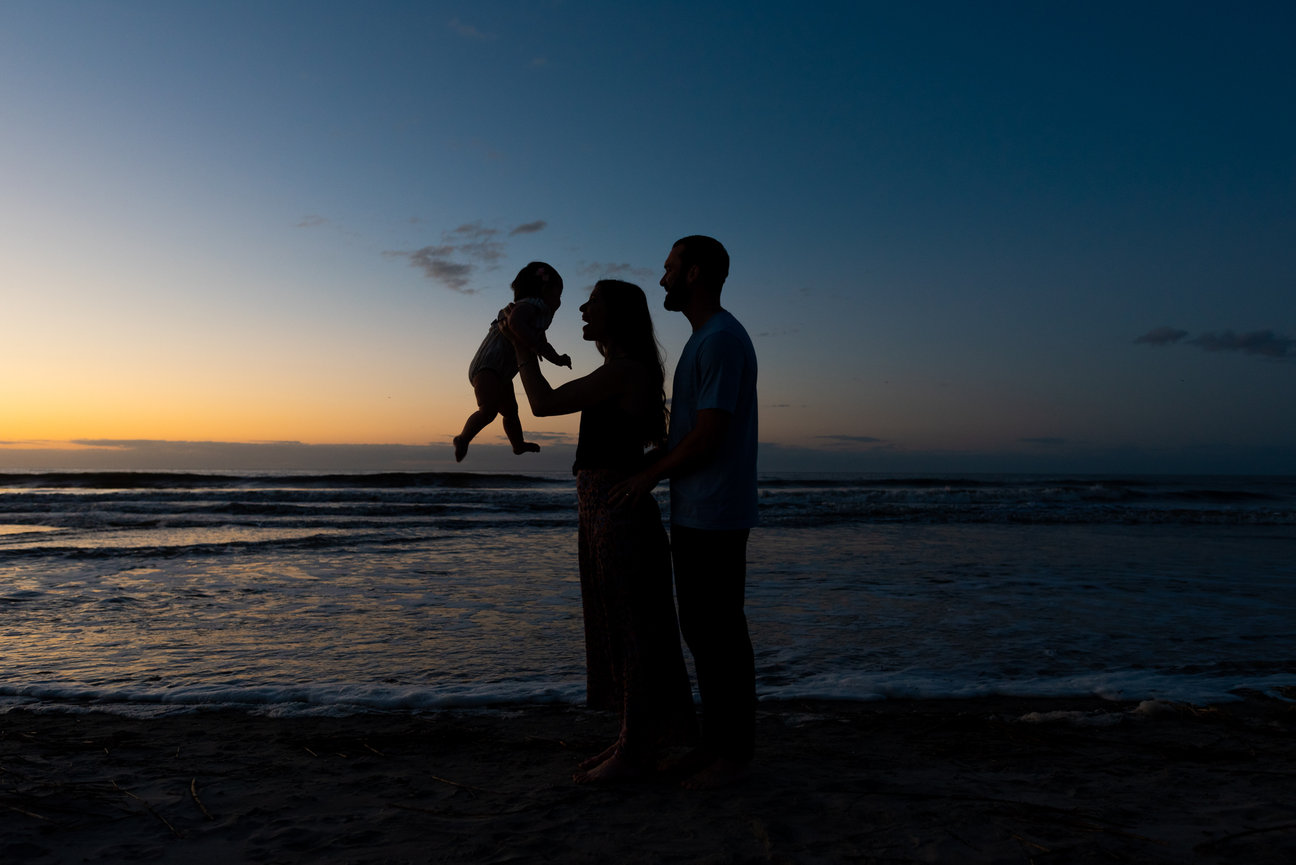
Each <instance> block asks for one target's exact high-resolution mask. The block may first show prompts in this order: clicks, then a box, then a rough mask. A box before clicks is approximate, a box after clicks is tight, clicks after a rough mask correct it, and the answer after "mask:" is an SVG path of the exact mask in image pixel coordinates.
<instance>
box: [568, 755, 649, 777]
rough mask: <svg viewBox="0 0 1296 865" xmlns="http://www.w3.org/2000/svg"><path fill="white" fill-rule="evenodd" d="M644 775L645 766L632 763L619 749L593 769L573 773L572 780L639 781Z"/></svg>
mask: <svg viewBox="0 0 1296 865" xmlns="http://www.w3.org/2000/svg"><path fill="white" fill-rule="evenodd" d="M644 775H645V772H644V768H643V766H641V765H639V764H638V763H632V762H631V761H630V760H627V759H626V757H625V755H624V754H622V753H621V752H620V751H617V752H616V753H614V754H613V755H612V756H611V757H609V758H607V759H606V760H604V761H603V762H602V763H600V764H598V765H597V766H595V767H594V768H593V769H590V770H589V771H587V772H577V773H576V774H574V775H572V780H573V781H575V782H576V783H577V784H613V783H616V782H618V781H638V780H639V779H641V778H643V777H644Z"/></svg>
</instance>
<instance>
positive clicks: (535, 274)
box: [454, 261, 571, 462]
mask: <svg viewBox="0 0 1296 865" xmlns="http://www.w3.org/2000/svg"><path fill="white" fill-rule="evenodd" d="M512 288H513V304H511V305H510V307H509V308H511V309H514V313H513V319H514V322H513V329H514V334H515V336H514V338H516V339H519V340H522V341H523V343H524V344H525V345H526V346H527V347H528V350H529V351H531V352H532V354H533V355H538V356H539V357H543V358H544V359H545V360H547V361H549V362H550V363H552V364H557V365H558V366H565V367H567V368H568V369H571V358H570V357H568V356H567V355H565V354H562V355H560V354H558V352H557V351H555V350H554V347H553V346H552V345H550V344H549V341H548V340H547V339H546V338H545V331H546V330H548V328H549V323H550V322H552V321H553V317H554V313H555V312H557V311H558V307H560V306H562V290H563V281H562V277H561V276H559V275H558V271H556V270H554V269H553V268H552V267H550V266H549V265H547V264H545V263H544V262H543V261H533V262H531V263H530V264H528V265H527V266H526V267H524V268H522V269H521V270H520V271H518V275H517V277H516V278H515V279H514V280H513V285H512ZM515 375H517V358H516V357H515V355H514V351H513V343H512V342H511V340H510V338H509V337H508V336H507V335H506V334H505V333H504V332H503V312H502V311H501V314H500V317H498V318H496V319H495V321H492V322H491V326H490V330H489V331H487V333H486V338H485V339H483V340H482V344H481V346H480V347H478V349H477V354H475V355H473V359H472V363H470V364H469V365H468V380H469V381H470V382H472V386H473V393H474V394H476V396H477V411H475V412H473V413H472V414H471V415H469V416H468V420H467V421H465V422H464V428H463V432H461V433H459V435H457V436H455V437H454V449H455V462H463V458H464V456H465V455H466V454H467V453H468V445H469V444H471V443H472V440H473V439H474V438H476V436H477V433H479V432H481V431H482V430H483V429H485V428H486V426H487V425H488V424H490V423H491V421H493V420H495V416H496V415H503V416H504V433H505V435H507V436H508V440H509V444H511V445H513V453H515V454H523V453H533V452H535V451H538V450H540V445H538V444H535V443H534V442H529V441H525V440H523V438H522V420H521V418H519V417H518V404H517V397H516V396H514V394H513V376H515Z"/></svg>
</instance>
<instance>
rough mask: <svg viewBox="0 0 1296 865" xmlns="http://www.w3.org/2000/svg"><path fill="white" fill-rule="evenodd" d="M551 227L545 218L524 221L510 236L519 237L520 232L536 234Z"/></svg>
mask: <svg viewBox="0 0 1296 865" xmlns="http://www.w3.org/2000/svg"><path fill="white" fill-rule="evenodd" d="M548 227H549V223H547V222H545V221H544V220H543V219H537V220H536V221H535V222H524V223H522V224H521V225H519V226H517V227H516V228H514V229H513V230H512V231H510V232H509V237H517V236H518V235H519V234H535V233H536V232H539V231H544V230H545V229H546V228H548Z"/></svg>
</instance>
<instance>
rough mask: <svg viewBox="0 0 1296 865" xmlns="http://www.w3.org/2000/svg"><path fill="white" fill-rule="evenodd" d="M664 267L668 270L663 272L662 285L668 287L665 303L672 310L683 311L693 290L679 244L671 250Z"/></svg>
mask: <svg viewBox="0 0 1296 865" xmlns="http://www.w3.org/2000/svg"><path fill="white" fill-rule="evenodd" d="M664 267H665V269H666V272H665V273H663V274H662V278H661V287H662V288H664V289H666V300H665V301H664V302H663V305H664V306H665V307H666V308H667V309H669V310H670V311H671V312H681V311H682V310H683V309H684V307H685V306H687V305H688V300H689V296H690V295H691V294H692V293H693V292H692V289H691V288H690V287H689V285H688V280H687V279H686V278H685V276H684V264H683V256H681V255H680V249H679V247H678V246H677V247H675V248H674V249H672V250H671V251H670V255H669V256H667V257H666V264H665V265H664Z"/></svg>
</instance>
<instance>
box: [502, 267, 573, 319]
mask: <svg viewBox="0 0 1296 865" xmlns="http://www.w3.org/2000/svg"><path fill="white" fill-rule="evenodd" d="M562 290H563V281H562V277H561V276H559V275H558V271H556V270H554V269H553V267H551V266H550V265H548V264H545V263H544V262H543V261H533V262H531V263H530V264H528V265H527V266H526V267H524V268H522V269H521V270H519V271H518V275H517V278H515V279H514V280H513V299H514V300H522V299H523V298H525V297H538V298H540V299H541V300H543V301H544V302H545V303H546V304H548V306H549V309H550V310H557V309H558V307H559V306H561V305H562Z"/></svg>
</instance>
